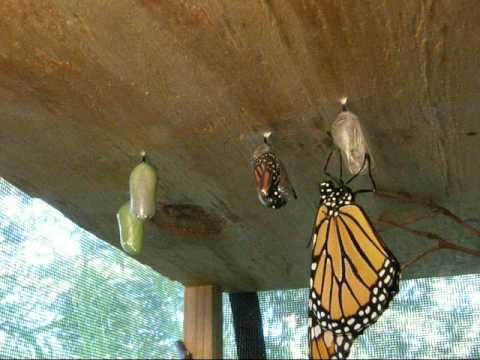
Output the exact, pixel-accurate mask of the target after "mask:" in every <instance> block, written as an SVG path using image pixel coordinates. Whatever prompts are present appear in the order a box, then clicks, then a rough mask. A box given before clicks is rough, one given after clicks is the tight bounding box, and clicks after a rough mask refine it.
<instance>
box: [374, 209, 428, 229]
mask: <svg viewBox="0 0 480 360" xmlns="http://www.w3.org/2000/svg"><path fill="white" fill-rule="evenodd" d="M433 216H434V215H433V214H432V213H429V214H421V215H417V216H411V217H408V218H407V219H404V220H403V221H402V222H401V223H399V224H400V225H412V224H416V223H417V222H419V221H421V220H425V219H431V218H432V217H433ZM383 218H384V217H383V215H381V216H380V218H379V220H380V221H381V220H382V219H383ZM383 223H385V221H383ZM391 227H393V226H389V227H386V228H384V229H381V230H378V232H384V231H387V230H389V229H390V228H391Z"/></svg>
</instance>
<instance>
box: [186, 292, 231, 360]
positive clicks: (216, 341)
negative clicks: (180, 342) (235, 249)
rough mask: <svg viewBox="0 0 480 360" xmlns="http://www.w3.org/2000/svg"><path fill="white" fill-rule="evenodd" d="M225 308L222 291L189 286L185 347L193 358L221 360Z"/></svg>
mask: <svg viewBox="0 0 480 360" xmlns="http://www.w3.org/2000/svg"><path fill="white" fill-rule="evenodd" d="M222 327H223V308H222V292H221V291H220V289H219V288H217V287H215V286H212V285H207V286H187V287H186V288H185V298H184V320H183V331H184V339H185V346H186V348H187V350H188V351H189V352H190V353H191V354H192V357H193V359H221V358H222V355H223V331H222Z"/></svg>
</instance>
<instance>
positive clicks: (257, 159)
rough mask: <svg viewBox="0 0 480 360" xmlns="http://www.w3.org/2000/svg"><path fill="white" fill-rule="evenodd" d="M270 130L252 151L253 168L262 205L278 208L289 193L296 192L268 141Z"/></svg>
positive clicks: (293, 193)
mask: <svg viewBox="0 0 480 360" xmlns="http://www.w3.org/2000/svg"><path fill="white" fill-rule="evenodd" d="M270 135H271V132H267V133H265V134H264V135H263V144H261V145H259V146H257V148H256V149H255V151H254V152H253V170H254V174H255V181H256V185H257V194H258V199H259V200H260V202H261V203H262V205H264V206H266V207H268V208H272V209H279V208H281V207H282V206H285V205H286V204H287V202H288V199H289V197H290V195H292V196H293V197H294V198H295V199H296V198H297V194H296V192H295V190H294V188H293V186H292V185H291V183H290V181H289V179H288V174H287V171H286V169H285V166H283V164H282V162H281V161H280V159H279V158H278V155H277V154H276V153H275V152H274V151H273V149H272V146H271V144H270V143H269V137H270Z"/></svg>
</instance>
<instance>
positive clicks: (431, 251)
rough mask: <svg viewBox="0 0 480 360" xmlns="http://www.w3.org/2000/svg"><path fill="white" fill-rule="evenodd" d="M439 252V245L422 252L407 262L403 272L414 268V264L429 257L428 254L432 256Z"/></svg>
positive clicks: (403, 266)
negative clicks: (411, 267)
mask: <svg viewBox="0 0 480 360" xmlns="http://www.w3.org/2000/svg"><path fill="white" fill-rule="evenodd" d="M437 250H440V246H439V245H438V244H437V245H434V246H432V247H430V248H428V249H426V250H423V251H421V252H420V253H418V254H417V255H415V256H414V257H413V258H411V259H410V260H408V261H405V262H404V263H403V264H402V266H401V268H402V272H403V271H405V270H406V269H407V268H409V267H410V266H412V265H413V264H415V263H416V262H417V261H418V260H420V259H421V258H423V257H424V256H427V255H428V254H431V253H433V252H435V251H437Z"/></svg>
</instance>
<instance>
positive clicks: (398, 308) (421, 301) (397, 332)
mask: <svg viewBox="0 0 480 360" xmlns="http://www.w3.org/2000/svg"><path fill="white" fill-rule="evenodd" d="M400 287H401V288H400V293H399V294H398V295H397V296H396V298H395V300H394V301H393V303H392V305H391V307H390V309H389V310H387V311H386V312H385V313H384V314H383V315H382V317H381V318H380V320H379V321H378V322H377V323H376V324H375V325H373V326H372V327H371V328H369V329H368V330H367V331H366V332H365V333H364V334H363V335H362V336H360V337H359V338H358V340H357V341H356V342H355V343H354V345H353V347H352V351H351V353H350V357H349V358H351V359H355V358H359V359H405V358H410V359H425V358H436V359H444V358H457V359H465V358H470V359H478V358H480V276H478V275H465V276H454V277H444V278H428V279H416V280H406V281H402V282H401V284H400ZM258 297H259V302H260V311H261V313H262V322H263V331H264V336H265V346H266V351H267V357H268V358H269V359H291V358H294V359H298V358H306V357H307V356H308V353H307V352H308V350H307V330H306V329H307V314H306V312H307V311H306V304H307V301H308V289H300V290H286V291H267V292H260V293H258ZM223 301H224V357H225V358H237V352H236V346H235V338H234V336H233V334H234V331H233V321H232V313H231V311H230V306H229V302H228V301H229V299H228V296H224V297H223Z"/></svg>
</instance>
